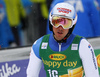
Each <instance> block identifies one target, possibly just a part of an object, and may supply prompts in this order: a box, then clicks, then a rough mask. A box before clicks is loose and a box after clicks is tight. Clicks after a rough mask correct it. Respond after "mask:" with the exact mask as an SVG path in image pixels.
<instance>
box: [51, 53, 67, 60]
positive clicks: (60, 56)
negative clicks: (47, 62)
mask: <svg viewBox="0 0 100 77" xmlns="http://www.w3.org/2000/svg"><path fill="white" fill-rule="evenodd" d="M49 58H50V59H52V60H64V59H66V56H65V55H64V54H51V55H49Z"/></svg>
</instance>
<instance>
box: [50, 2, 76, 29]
mask: <svg viewBox="0 0 100 77" xmlns="http://www.w3.org/2000/svg"><path fill="white" fill-rule="evenodd" d="M54 15H58V16H60V15H62V16H63V15H64V16H66V17H67V18H71V19H73V22H72V25H75V24H76V22H77V14H76V11H75V9H74V7H73V6H72V5H71V4H69V3H66V2H62V3H58V4H56V5H55V6H54V8H53V9H52V10H51V12H50V14H49V21H50V22H51V19H52V16H54ZM49 28H50V27H49Z"/></svg>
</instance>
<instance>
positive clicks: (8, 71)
mask: <svg viewBox="0 0 100 77" xmlns="http://www.w3.org/2000/svg"><path fill="white" fill-rule="evenodd" d="M20 70H21V68H20V67H17V65H16V64H13V65H12V66H11V67H9V66H8V63H5V65H2V66H1V69H0V77H9V76H12V75H14V74H16V73H17V72H20Z"/></svg>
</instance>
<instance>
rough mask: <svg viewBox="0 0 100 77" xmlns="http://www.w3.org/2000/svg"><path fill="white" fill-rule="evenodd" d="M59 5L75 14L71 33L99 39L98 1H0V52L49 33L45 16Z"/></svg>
mask: <svg viewBox="0 0 100 77" xmlns="http://www.w3.org/2000/svg"><path fill="white" fill-rule="evenodd" d="M59 2H68V3H70V4H72V5H73V6H74V7H75V9H76V11H77V14H78V22H77V24H76V27H75V29H74V31H73V33H74V34H78V35H80V36H84V37H86V38H95V37H100V1H99V0H88V1H87V0H84V1H83V0H0V49H2V48H11V47H21V46H28V45H32V44H33V43H34V41H36V40H37V39H38V38H40V37H41V36H43V35H45V34H49V33H51V32H50V30H49V27H48V26H49V20H48V15H49V12H50V11H51V9H52V7H53V6H54V5H55V4H56V3H59Z"/></svg>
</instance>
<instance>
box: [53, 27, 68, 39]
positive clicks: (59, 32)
mask: <svg viewBox="0 0 100 77" xmlns="http://www.w3.org/2000/svg"><path fill="white" fill-rule="evenodd" d="M68 31H69V29H63V27H62V26H59V27H57V28H55V27H53V32H54V37H55V39H56V40H58V41H60V40H62V39H63V38H64V37H65V36H66V35H67V33H68Z"/></svg>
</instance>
